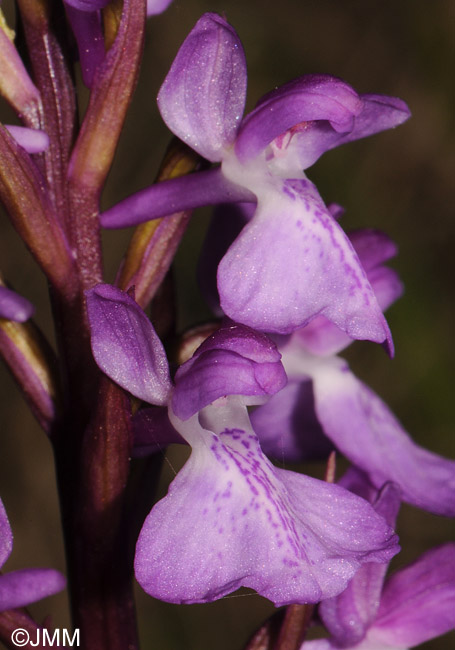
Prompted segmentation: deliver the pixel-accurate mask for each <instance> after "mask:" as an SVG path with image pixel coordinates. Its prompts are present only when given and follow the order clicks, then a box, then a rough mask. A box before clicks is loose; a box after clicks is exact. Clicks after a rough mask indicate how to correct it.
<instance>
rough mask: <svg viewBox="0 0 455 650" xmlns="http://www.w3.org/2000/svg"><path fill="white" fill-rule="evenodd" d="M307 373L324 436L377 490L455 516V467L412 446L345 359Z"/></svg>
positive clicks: (315, 367)
mask: <svg viewBox="0 0 455 650" xmlns="http://www.w3.org/2000/svg"><path fill="white" fill-rule="evenodd" d="M285 367H286V364H285ZM302 369H303V365H302ZM306 371H307V373H308V372H310V371H311V373H312V376H313V382H314V396H315V404H316V412H317V414H318V418H319V421H320V423H321V424H322V427H323V429H324V431H325V433H326V435H327V436H328V437H329V438H330V439H331V440H332V442H333V443H334V444H335V445H336V447H337V448H338V449H339V450H340V451H341V452H342V453H343V454H344V455H345V456H346V457H347V458H348V459H349V460H350V461H351V462H352V463H354V464H355V465H357V466H358V467H360V468H361V469H362V470H364V471H365V472H366V473H367V474H368V475H369V478H370V480H371V481H372V483H373V484H374V485H375V486H376V487H378V488H380V487H381V486H382V485H383V484H384V483H386V482H387V481H392V482H393V483H396V484H397V485H398V486H399V487H400V489H401V491H402V498H403V500H404V501H407V502H408V503H411V504H412V505H415V506H417V507H419V508H423V509H424V510H428V511H429V512H434V513H436V514H442V515H447V516H453V515H454V514H455V462H454V461H450V460H447V459H445V458H442V457H441V456H437V455H436V454H433V453H431V452H429V451H427V450H426V449H423V448H422V447H419V446H418V445H416V444H414V443H413V442H412V440H411V438H410V437H409V435H408V434H407V433H406V432H405V431H404V429H403V428H402V426H401V425H400V423H399V422H398V420H397V419H396V418H395V416H394V415H393V413H392V412H391V411H390V410H389V409H388V407H387V406H386V405H385V404H384V402H382V401H381V400H380V399H379V397H378V396H377V395H375V394H374V393H373V391H371V390H370V389H369V388H368V387H367V386H365V385H364V384H363V383H362V382H360V381H359V380H358V379H356V377H355V376H354V375H353V374H352V373H351V372H350V371H349V369H348V367H347V364H345V363H344V362H342V361H341V359H337V358H335V359H332V360H329V359H327V360H326V361H325V362H322V361H319V363H313V365H312V368H311V369H309V368H308V367H307V368H306Z"/></svg>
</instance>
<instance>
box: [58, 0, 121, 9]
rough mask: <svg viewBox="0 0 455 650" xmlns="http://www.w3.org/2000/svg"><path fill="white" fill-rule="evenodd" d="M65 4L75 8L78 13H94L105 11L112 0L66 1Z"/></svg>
mask: <svg viewBox="0 0 455 650" xmlns="http://www.w3.org/2000/svg"><path fill="white" fill-rule="evenodd" d="M64 1H65V4H66V5H68V6H70V7H74V8H75V9H77V10H78V11H87V12H93V11H98V9H103V8H104V7H106V5H108V4H109V2H110V0H64Z"/></svg>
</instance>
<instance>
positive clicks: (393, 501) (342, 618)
mask: <svg viewBox="0 0 455 650" xmlns="http://www.w3.org/2000/svg"><path fill="white" fill-rule="evenodd" d="M352 478H353V476H352V475H351V476H350V478H349V479H347V480H345V481H344V484H345V485H346V483H347V482H349V481H350V480H352ZM356 478H357V480H358V479H359V476H358V475H357V477H356ZM366 487H367V488H368V485H366ZM399 507H400V493H399V490H398V489H397V488H396V487H395V486H394V485H393V484H392V483H387V484H386V486H385V487H384V489H383V490H382V491H381V494H380V496H379V498H378V499H377V501H376V502H375V504H374V509H375V510H376V512H378V513H379V514H381V515H383V516H385V515H386V516H385V518H386V521H387V523H388V524H389V525H391V526H393V525H394V524H395V519H396V515H397V513H398V509H399ZM386 571H387V566H386V565H384V564H364V565H363V566H361V567H360V569H359V570H358V571H357V573H356V574H355V576H354V577H353V578H352V580H351V581H350V582H349V584H348V586H347V588H346V589H345V590H344V591H343V593H341V594H340V595H339V596H336V597H335V598H328V599H327V600H324V601H323V602H322V603H321V604H320V606H319V614H320V616H321V618H322V621H323V623H324V625H325V626H326V628H327V629H328V631H329V632H330V634H331V637H332V639H333V640H334V642H335V644H336V645H338V647H343V648H346V647H351V646H355V645H357V644H358V643H359V642H360V641H361V640H362V639H364V638H365V636H366V634H367V631H368V628H369V627H370V626H371V624H372V623H373V621H374V620H375V618H376V614H377V611H378V608H379V602H380V599H381V591H382V585H383V580H384V576H385V573H386Z"/></svg>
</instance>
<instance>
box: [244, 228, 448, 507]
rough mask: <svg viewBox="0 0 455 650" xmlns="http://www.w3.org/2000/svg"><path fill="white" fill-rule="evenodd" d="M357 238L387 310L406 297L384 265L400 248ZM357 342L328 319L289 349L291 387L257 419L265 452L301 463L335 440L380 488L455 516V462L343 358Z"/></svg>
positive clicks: (365, 235) (361, 234) (375, 235)
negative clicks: (408, 425)
mask: <svg viewBox="0 0 455 650" xmlns="http://www.w3.org/2000/svg"><path fill="white" fill-rule="evenodd" d="M350 239H351V242H352V244H353V246H354V248H355V249H356V251H357V254H358V256H359V259H360V261H361V263H362V264H363V267H364V269H365V271H366V274H367V277H368V279H369V281H370V283H371V286H372V287H373V290H374V292H375V295H376V297H377V300H378V303H379V305H380V306H381V308H382V309H386V308H387V307H388V306H389V305H390V304H391V303H392V302H393V301H394V300H395V299H396V298H398V297H399V295H400V294H401V291H402V286H401V283H400V281H399V279H398V277H397V274H396V273H395V271H393V270H392V269H390V268H387V267H386V266H384V262H386V261H387V260H388V259H390V258H391V257H393V256H394V255H395V253H396V247H395V244H394V243H393V242H392V241H391V240H390V239H389V238H388V237H386V236H385V235H384V234H383V233H380V232H378V231H372V230H366V231H365V230H363V231H362V230H361V231H357V232H355V233H352V234H351V235H350ZM351 342H352V341H351V339H350V338H349V337H348V336H347V335H346V334H345V333H344V332H342V331H340V330H339V329H338V328H337V327H335V325H334V324H333V323H331V322H329V321H328V320H327V319H326V318H324V317H323V316H318V317H317V318H315V319H314V320H313V321H312V322H311V323H310V324H309V325H307V326H306V327H304V328H302V329H300V330H298V331H296V332H295V333H294V334H293V335H292V336H291V337H290V338H289V339H288V340H287V341H284V342H283V344H282V346H281V347H280V350H281V352H282V354H283V364H284V367H285V369H286V372H287V375H288V378H289V383H288V385H287V386H286V387H285V388H284V389H283V390H282V391H280V393H278V395H276V396H274V397H272V399H271V400H270V401H269V402H268V403H267V404H265V405H264V406H261V407H260V408H259V409H257V410H256V412H255V413H253V414H252V416H251V420H252V423H253V428H254V430H255V431H256V433H257V434H258V436H259V439H260V440H261V444H262V446H263V448H264V450H265V451H266V453H268V454H269V455H271V456H275V457H276V458H279V459H282V458H285V459H288V460H299V459H301V458H302V457H308V456H311V455H312V454H314V453H315V451H316V452H317V450H319V449H322V450H325V449H326V448H327V442H328V441H327V438H326V437H325V436H327V437H328V438H329V439H330V441H331V442H332V443H333V444H334V445H335V447H336V448H337V449H339V450H340V451H341V452H342V453H343V454H344V455H345V456H346V457H347V458H348V459H349V460H350V461H351V462H352V463H354V464H355V465H356V466H357V467H359V468H361V469H362V470H363V471H365V472H366V473H367V474H368V476H369V478H370V480H371V481H372V483H373V484H374V485H375V486H376V487H377V488H380V487H381V486H382V485H383V484H384V483H385V482H387V481H393V482H394V483H396V484H397V485H398V486H399V487H400V489H401V492H402V498H403V500H404V501H407V502H408V503H410V504H412V505H415V506H417V507H419V508H423V509H424V510H428V511H430V512H434V513H436V514H442V515H447V516H453V515H454V514H455V462H454V461H451V460H447V459H445V458H442V457H440V456H437V455H436V454H433V453H431V452H430V451H427V450H426V449H423V448H422V447H419V446H418V445H416V444H415V443H414V442H413V441H412V440H411V438H410V437H409V435H408V434H407V433H406V432H405V431H404V429H403V427H402V426H401V424H400V423H399V422H398V420H397V419H396V418H395V416H394V415H393V413H392V412H391V411H390V410H389V408H388V407H387V406H386V405H385V404H384V402H383V401H382V400H381V399H380V398H379V397H378V396H377V395H376V394H375V393H374V392H373V391H372V390H371V389H370V388H368V387H367V386H366V385H365V384H363V383H362V382H361V381H360V380H358V379H357V378H356V377H355V376H354V374H353V373H352V372H351V371H350V370H349V366H348V364H347V362H346V361H345V360H344V359H342V358H341V357H338V356H336V355H337V353H338V352H341V351H342V350H343V349H344V348H346V347H347V346H348V345H349V344H350V343H351ZM324 434H325V435H324Z"/></svg>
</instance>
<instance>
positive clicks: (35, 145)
mask: <svg viewBox="0 0 455 650" xmlns="http://www.w3.org/2000/svg"><path fill="white" fill-rule="evenodd" d="M5 127H6V129H8V131H9V132H10V133H11V135H12V136H13V138H14V139H15V140H16V142H17V143H18V144H20V146H21V147H23V148H24V149H25V151H28V153H41V152H42V151H46V149H47V148H48V147H49V136H48V135H47V133H45V132H44V131H40V130H39V129H29V128H27V127H25V126H12V125H8V124H5Z"/></svg>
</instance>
